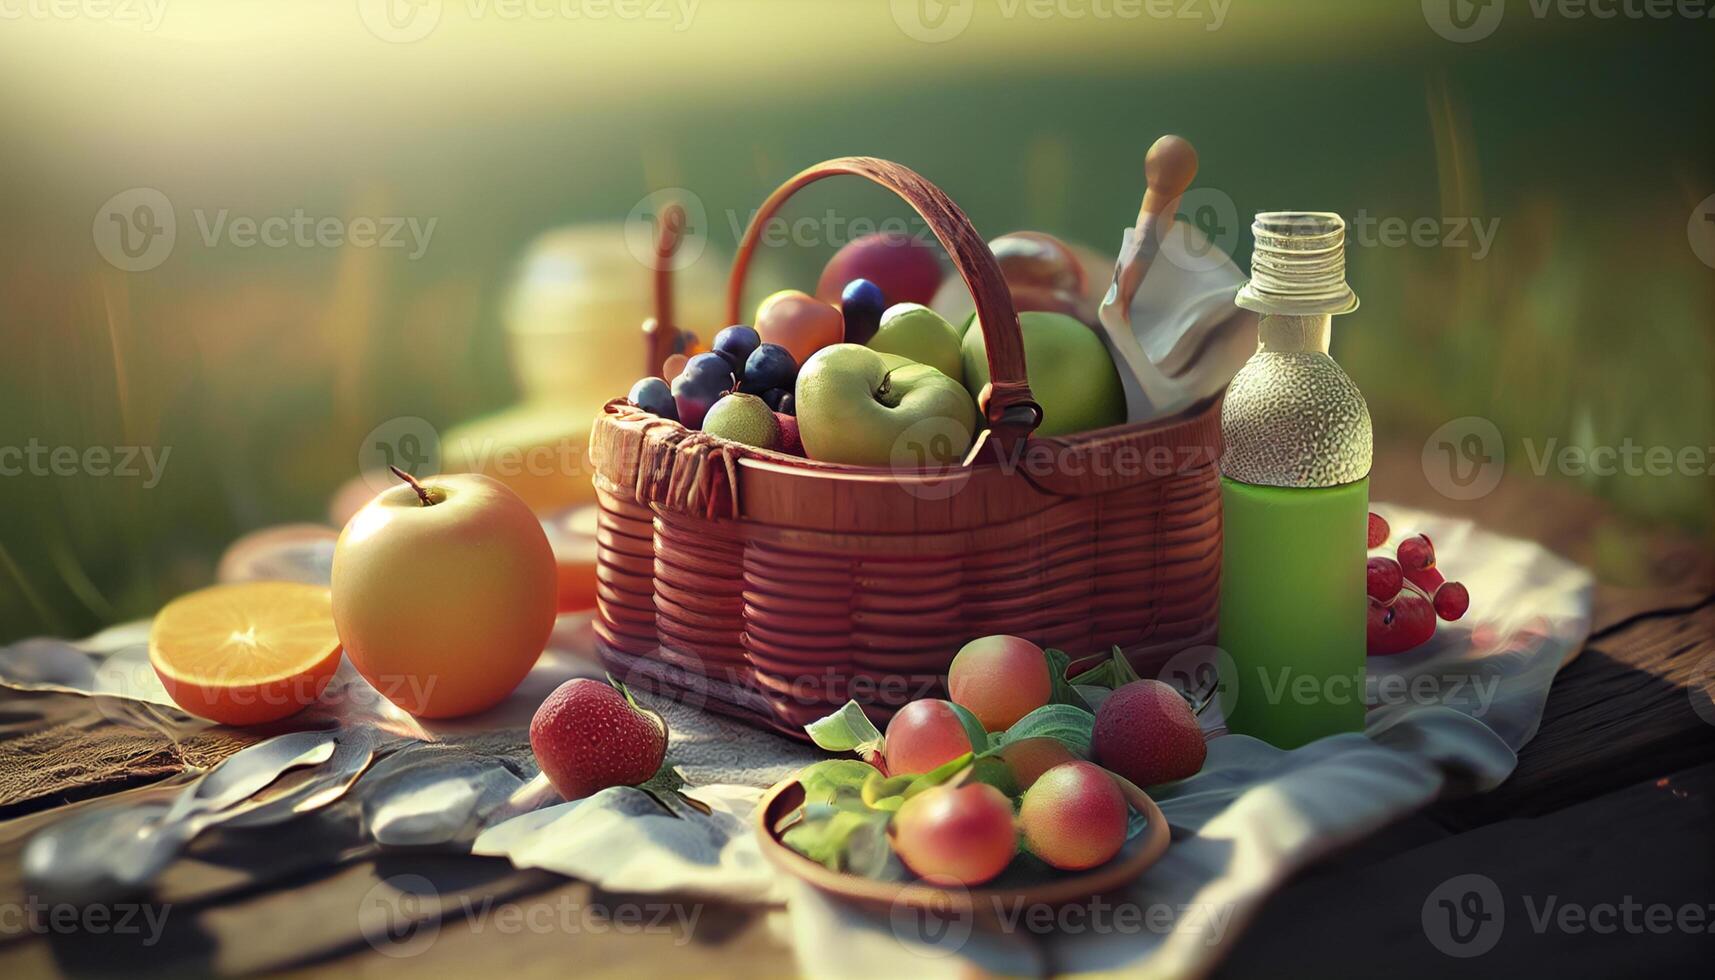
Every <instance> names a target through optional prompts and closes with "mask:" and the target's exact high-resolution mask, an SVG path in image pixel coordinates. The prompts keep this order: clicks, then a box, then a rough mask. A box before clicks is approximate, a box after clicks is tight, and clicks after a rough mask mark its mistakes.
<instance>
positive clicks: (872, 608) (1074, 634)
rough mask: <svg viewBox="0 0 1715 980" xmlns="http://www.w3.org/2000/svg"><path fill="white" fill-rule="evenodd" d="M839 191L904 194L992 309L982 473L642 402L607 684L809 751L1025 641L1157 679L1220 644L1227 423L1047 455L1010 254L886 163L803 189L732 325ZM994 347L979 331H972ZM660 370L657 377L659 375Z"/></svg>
mask: <svg viewBox="0 0 1715 980" xmlns="http://www.w3.org/2000/svg"><path fill="white" fill-rule="evenodd" d="M837 174H851V175H857V176H861V177H865V178H868V179H869V180H871V181H874V182H875V183H877V184H880V185H881V186H883V187H886V188H888V189H889V190H891V191H893V192H894V193H896V194H898V195H899V196H900V197H901V198H903V199H904V200H905V201H906V202H907V203H909V204H910V205H911V206H912V207H913V208H915V209H916V211H917V212H918V213H919V214H920V215H921V216H922V217H923V219H924V220H925V221H926V222H927V224H928V227H929V228H930V229H931V230H932V231H933V232H934V234H935V236H936V238H937V239H939V241H940V243H941V245H942V246H943V247H944V248H945V249H946V251H947V253H948V255H949V256H951V258H952V261H953V265H954V267H955V268H956V269H957V271H958V273H959V275H960V276H962V277H963V279H964V282H965V284H966V286H967V287H968V288H969V290H970V292H971V295H972V297H973V299H974V300H975V303H976V308H977V311H978V314H979V317H980V321H981V328H982V329H983V331H984V332H985V340H986V342H987V349H988V359H989V370H990V376H991V377H992V378H993V379H994V380H993V382H992V383H991V384H990V386H989V387H988V388H987V389H986V390H985V391H984V392H983V393H982V396H981V397H980V398H979V399H978V404H979V406H980V408H981V411H982V413H983V415H984V417H985V419H986V421H987V425H988V428H987V429H986V430H985V431H984V432H983V433H982V434H981V435H979V437H978V439H977V444H976V446H975V447H974V448H973V450H972V452H971V453H970V456H969V458H968V459H967V460H966V462H965V464H964V465H962V466H956V467H943V468H931V469H923V470H900V469H892V468H875V467H855V466H846V465H835V464H828V463H820V462H815V461H812V460H808V459H804V458H801V457H797V456H792V455H787V454H783V453H778V452H772V451H767V450H760V449H755V448H753V447H749V446H744V445H739V444H735V443H731V442H728V441H726V440H722V439H718V438H715V437H712V436H709V435H707V434H705V433H701V432H695V431H691V430H687V429H686V428H685V427H683V426H681V425H680V424H678V423H677V422H674V421H670V420H666V419H661V418H658V417H656V416H653V415H649V414H647V413H645V412H643V411H642V410H640V409H638V408H636V407H635V406H632V405H631V404H630V403H628V402H626V401H624V400H616V401H613V402H610V403H609V404H608V405H607V406H606V408H605V409H604V410H603V412H602V413H601V414H600V415H599V416H598V417H597V419H596V422H595V427H594V430H593V432H592V434H591V437H590V459H591V462H592V464H593V467H594V471H595V476H594V480H595V487H596V495H597V498H598V502H599V506H600V525H599V531H598V557H597V560H598V572H597V575H598V586H597V589H598V616H597V619H596V623H595V628H596V631H597V633H598V636H599V643H600V646H601V653H602V656H603V658H604V662H605V664H606V666H607V668H608V669H609V670H610V671H611V672H613V673H614V675H615V676H617V677H621V678H622V679H624V680H626V681H627V682H628V683H630V684H631V685H633V686H638V687H641V688H643V689H646V690H651V691H655V692H657V693H665V694H669V695H671V696H674V697H677V698H680V699H685V700H690V701H693V702H695V703H697V704H699V705H702V706H705V707H708V708H711V709H717V710H721V711H725V712H727V713H730V714H732V715H735V716H737V717H740V718H743V719H745V720H747V721H749V722H751V723H753V724H757V725H762V726H766V727H772V728H775V729H777V730H779V731H782V732H785V733H788V734H791V735H793V736H796V737H800V738H801V737H803V731H802V727H801V726H803V725H804V724H805V723H806V722H809V721H811V720H814V719H815V718H818V717H820V716H822V715H825V714H827V713H828V712H830V711H831V710H833V709H834V708H836V707H838V706H839V705H841V704H843V703H844V702H845V701H846V700H847V699H848V698H856V699H858V700H859V701H860V702H862V703H864V705H865V707H866V710H867V711H868V712H869V713H870V714H871V715H872V717H873V718H874V719H875V720H876V722H877V723H878V724H880V723H884V722H885V721H886V719H887V718H889V717H891V715H892V713H893V711H894V710H895V709H896V708H897V707H898V706H899V705H901V704H904V703H905V702H907V701H910V700H913V699H915V698H919V697H925V696H938V695H939V692H940V691H941V685H942V679H943V676H944V675H945V673H946V670H947V666H948V664H949V662H950V661H951V660H952V657H953V654H954V653H956V652H957V651H958V649H959V647H960V646H961V645H963V644H964V643H965V642H966V641H968V640H970V639H972V638H974V637H978V636H985V635H989V634H993V633H1011V634H1016V635H1019V636H1024V637H1028V638H1029V639H1031V640H1033V641H1035V642H1037V643H1039V644H1041V645H1043V646H1054V647H1058V648H1060V649H1063V650H1065V651H1067V652H1068V653H1070V654H1071V655H1072V656H1073V657H1074V658H1076V657H1079V656H1081V655H1089V654H1096V653H1101V652H1105V651H1107V650H1108V649H1109V648H1110V647H1111V646H1114V645H1118V646H1119V647H1121V648H1122V649H1123V650H1125V651H1126V653H1127V655H1128V656H1129V657H1130V658H1131V659H1132V661H1133V663H1134V664H1136V665H1137V666H1138V667H1139V669H1140V671H1145V670H1151V669H1154V668H1158V667H1159V664H1160V662H1161V661H1163V660H1165V659H1166V658H1167V657H1170V656H1171V655H1172V654H1174V653H1176V652H1178V651H1180V650H1182V649H1185V648H1186V647H1190V646H1195V645H1201V644H1206V643H1211V642H1213V640H1214V632H1215V618H1216V617H1215V614H1216V600H1217V592H1218V588H1219V574H1220V552H1221V511H1220V500H1219V473H1218V470H1217V468H1216V463H1217V460H1218V459H1219V455H1220V425H1219V422H1220V413H1219V406H1218V402H1216V401H1211V402H1206V403H1204V404H1201V405H1198V406H1194V407H1193V408H1192V409H1190V410H1189V411H1187V412H1185V413H1183V414H1181V415H1179V416H1177V417H1175V418H1174V419H1171V420H1167V421H1163V422H1152V423H1140V424H1130V425H1119V426H1114V427H1111V428H1106V429H1101V430H1098V431H1094V432H1085V433H1079V434H1077V435H1072V436H1065V437H1058V438H1042V437H1032V435H1031V432H1032V430H1033V429H1034V428H1035V427H1036V426H1037V424H1038V423H1039V422H1040V419H1041V411H1040V409H1039V408H1038V406H1037V405H1036V403H1035V402H1034V401H1033V400H1032V397H1031V393H1030V387H1029V384H1028V383H1027V380H1026V377H1025V363H1024V348H1023V337H1022V334H1021V333H1020V330H1019V326H1018V316H1017V314H1016V313H1015V312H1014V310H1013V305H1012V299H1011V296H1010V294H1009V292H1008V289H1007V286H1006V284H1005V282H1004V281H1003V279H1002V276H1001V272H1000V269H999V268H998V267H997V265H996V263H995V260H994V257H993V255H992V254H991V253H990V251H989V249H988V246H987V245H986V243H985V242H984V240H983V238H982V236H980V235H979V234H978V233H977V231H976V229H974V228H973V227H972V226H971V224H970V222H969V220H968V219H967V218H966V217H965V215H964V213H963V212H961V211H960V210H959V208H958V207H957V206H956V205H954V204H953V202H952V201H951V200H950V199H949V198H948V197H947V196H946V195H945V194H943V193H942V192H941V191H940V190H939V189H938V188H936V187H935V186H934V185H933V184H930V183H929V182H928V181H927V180H925V179H923V178H922V177H921V176H919V175H918V174H916V173H914V172H913V171H911V170H909V169H907V168H905V167H902V166H900V165H898V164H894V163H890V162H887V161H884V160H877V159H873V158H868V157H846V158H841V159H837V160H830V161H828V162H826V163H822V164H819V165H817V166H815V167H811V168H810V169H807V170H805V171H803V172H802V173H799V174H798V175H797V176H795V177H793V178H792V179H791V180H789V181H787V182H786V183H785V184H784V185H782V186H781V187H780V188H779V189H778V190H776V191H775V192H774V193H773V195H771V196H770V197H769V198H768V200H767V201H766V202H765V203H764V204H763V206H762V208H761V210H760V211H759V212H758V213H757V214H756V215H755V217H754V218H753V219H752V220H751V223H750V227H749V228H748V229H747V230H746V231H745V235H744V238H743V240H742V242H741V243H740V245H739V250H738V254H737V258H736V260H735V262H734V265H733V270H732V278H731V282H730V287H729V292H728V311H727V312H728V316H727V319H728V322H733V323H736V322H740V321H739V307H740V301H741V298H742V291H743V287H744V282H745V274H746V270H747V268H748V266H749V264H750V260H751V257H752V255H753V254H754V252H755V249H756V245H757V240H758V236H759V234H760V233H761V231H762V229H763V227H764V226H765V224H766V223H767V222H768V221H769V219H770V218H772V217H773V216H774V214H775V213H776V212H777V211H778V210H779V208H780V207H781V205H782V204H784V203H785V201H786V200H787V198H789V197H790V196H791V195H792V194H793V193H794V192H796V191H797V190H799V189H800V188H802V187H804V186H805V185H807V184H810V183H813V182H815V181H818V180H820V179H822V178H824V177H829V176H833V175H837ZM972 329H976V328H975V327H973V328H972ZM657 370H658V365H657Z"/></svg>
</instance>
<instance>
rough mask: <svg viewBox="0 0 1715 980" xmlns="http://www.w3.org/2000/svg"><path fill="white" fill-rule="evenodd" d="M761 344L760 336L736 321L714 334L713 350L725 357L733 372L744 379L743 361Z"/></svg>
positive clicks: (740, 378)
mask: <svg viewBox="0 0 1715 980" xmlns="http://www.w3.org/2000/svg"><path fill="white" fill-rule="evenodd" d="M761 344H762V336H761V335H760V334H758V333H757V332H756V331H755V330H753V329H751V328H750V327H747V326H745V325H744V324H742V323H736V324H734V325H732V326H730V327H727V328H726V329H725V330H722V331H721V332H720V333H717V334H715V342H714V344H713V345H712V346H713V348H714V352H715V353H716V354H720V355H721V356H723V357H725V358H726V359H727V362H728V363H729V364H731V365H732V369H733V373H735V374H737V375H738V376H739V380H741V381H742V380H744V362H745V361H746V360H748V359H749V358H750V355H751V354H752V353H753V352H754V351H755V350H756V348H757V347H759V346H761Z"/></svg>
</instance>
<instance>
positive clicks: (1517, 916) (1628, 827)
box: [1218, 764, 1715, 980]
mask: <svg viewBox="0 0 1715 980" xmlns="http://www.w3.org/2000/svg"><path fill="white" fill-rule="evenodd" d="M1712 821H1715V764H1705V765H1702V766H1700V767H1698V768H1696V769H1692V770H1688V771H1685V772H1682V773H1679V774H1677V775H1674V776H1671V777H1665V778H1661V779H1657V780H1651V781H1648V782H1644V783H1640V784H1636V785H1633V786H1630V787H1628V788H1626V789H1623V790H1620V791H1618V792H1615V793H1610V794H1608V795H1606V796H1602V797H1599V798H1597V799H1594V800H1590V801H1587V802H1584V803H1580V804H1576V805H1574V806H1571V807H1567V808H1565V809H1562V810H1559V811H1557V812H1555V813H1552V814H1549V815H1548V816H1544V817H1537V818H1527V819H1517V820H1505V821H1501V822H1498V823H1493V824H1489V825H1487V826H1484V827H1480V828H1478V829H1475V830H1472V831H1468V832H1466V833H1463V834H1459V835H1457V836H1454V837H1449V838H1447V839H1445V840H1441V841H1436V842H1433V843H1429V844H1426V845H1424V846H1421V847H1417V848H1414V849H1412V850H1410V851H1406V852H1405V853H1403V854H1399V855H1397V856H1395V857H1392V858H1388V859H1386V860H1382V861H1377V862H1374V863H1372V864H1370V865H1368V866H1363V867H1354V866H1346V867H1343V868H1341V869H1339V870H1338V871H1324V872H1322V873H1317V872H1311V873H1309V874H1306V875H1304V876H1303V877H1301V878H1299V879H1298V880H1297V881H1295V882H1293V883H1292V884H1290V885H1288V886H1287V887H1286V888H1285V889H1283V890H1281V891H1280V892H1279V893H1278V894H1276V895H1275V896H1274V898H1273V899H1272V900H1271V901H1270V902H1269V904H1268V906H1267V907H1266V908H1265V909H1264V910H1263V913H1262V915H1261V916H1260V917H1259V918H1258V920H1257V921H1256V922H1255V923H1254V925H1253V926H1252V928H1251V930H1250V931H1249V932H1248V933H1247V934H1246V935H1245V936H1244V937H1243V938H1241V939H1240V940H1239V943H1238V947H1237V948H1236V949H1235V950H1234V953H1233V955H1232V957H1231V958H1230V959H1229V960H1228V961H1227V962H1226V963H1225V964H1224V965H1223V966H1222V968H1221V969H1220V971H1219V972H1218V975H1219V976H1221V977H1224V978H1242V977H1253V976H1254V977H1279V976H1294V975H1314V976H1318V977H1329V978H1339V977H1374V976H1383V975H1385V976H1388V977H1406V978H1411V977H1445V976H1452V975H1457V976H1460V977H1466V978H1482V977H1503V978H1508V980H1511V978H1515V977H1519V976H1579V977H1621V976H1634V977H1635V976H1651V975H1656V976H1671V975H1681V974H1683V975H1702V974H1704V973H1706V972H1707V970H1708V964H1709V962H1710V957H1711V956H1715V931H1711V930H1715V904H1712V903H1715V838H1712V837H1711V835H1710V833H1709V827H1710V826H1711V823H1712ZM1463 875H1481V876H1483V877H1484V878H1486V879H1487V880H1488V882H1490V883H1492V887H1493V891H1492V892H1489V893H1487V894H1485V895H1483V897H1482V899H1481V903H1480V904H1479V902H1478V901H1477V900H1469V899H1466V898H1465V895H1466V888H1465V887H1464V886H1465V885H1467V884H1476V885H1482V882H1478V881H1476V880H1475V879H1470V880H1467V881H1458V882H1453V883H1452V884H1449V882H1450V881H1452V880H1453V879H1456V878H1458V877H1460V876H1463ZM1484 887H1485V888H1486V887H1488V886H1484ZM1442 899H1446V900H1447V901H1448V902H1450V903H1451V906H1450V907H1449V906H1446V905H1443V904H1441V900H1442ZM1450 908H1451V911H1450V910H1449V909H1450ZM1568 909H1570V910H1571V911H1567V910H1568ZM1650 909H1662V910H1664V911H1661V912H1654V911H1649V910H1650ZM1471 912H1475V913H1478V916H1472V915H1470V914H1468V913H1471ZM1454 913H1457V917H1454V916H1453V914H1454ZM1481 915H1490V916H1496V917H1497V918H1495V919H1494V920H1493V921H1494V922H1495V923H1496V926H1494V927H1491V928H1495V930H1496V931H1495V938H1494V942H1493V943H1492V945H1491V946H1490V948H1488V949H1487V950H1486V951H1484V950H1482V949H1481V946H1480V944H1482V943H1483V942H1484V940H1485V939H1486V937H1487V934H1486V933H1481V932H1476V931H1475V928H1476V926H1477V925H1478V922H1477V918H1478V917H1480V916H1481ZM1610 917H1612V918H1611V919H1610ZM1664 917H1666V919H1667V920H1670V921H1667V924H1665V925H1664V924H1663V922H1664ZM1610 925H1612V926H1613V929H1612V930H1611V931H1608V928H1607V927H1608V926H1610ZM1449 926H1452V927H1453V928H1454V929H1463V930H1466V937H1467V938H1468V939H1469V940H1470V941H1469V942H1468V943H1460V942H1459V936H1458V935H1456V934H1454V933H1453V932H1452V931H1450V929H1449ZM1458 954H1466V955H1462V956H1461V955H1458ZM1690 969H1695V971H1696V972H1695V973H1694V974H1693V973H1687V972H1686V971H1687V970H1690Z"/></svg>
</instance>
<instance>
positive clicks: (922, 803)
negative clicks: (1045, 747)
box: [893, 702, 1018, 886]
mask: <svg viewBox="0 0 1715 980" xmlns="http://www.w3.org/2000/svg"><path fill="white" fill-rule="evenodd" d="M917 703H919V704H921V703H922V702H917ZM893 849H894V850H895V851H896V852H898V854H899V859H900V860H901V861H904V862H905V866H906V867H908V868H910V869H911V870H912V871H914V872H916V873H917V874H918V875H920V876H922V877H924V878H930V879H939V880H942V881H952V882H957V883H958V884H961V885H966V886H970V885H980V884H982V883H983V882H985V881H988V880H989V879H991V878H993V877H994V876H996V875H998V874H1000V873H1001V872H1002V871H1004V870H1006V866H1007V865H1008V864H1010V863H1012V858H1013V855H1015V854H1016V853H1018V830H1017V828H1016V827H1014V826H1013V822H1012V804H1011V803H1010V802H1009V801H1008V800H1007V798H1006V795H1005V794H1004V793H1002V792H1001V791H1000V790H998V789H995V788H994V787H993V786H990V785H988V784H987V783H974V782H973V783H965V784H963V785H961V786H937V787H935V788H934V789H929V790H924V791H923V792H922V793H919V794H918V795H916V796H914V797H912V798H911V799H909V800H906V801H905V805H904V806H902V807H900V808H899V813H898V814H897V815H896V816H895V817H894V821H893Z"/></svg>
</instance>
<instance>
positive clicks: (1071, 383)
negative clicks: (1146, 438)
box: [961, 312, 1126, 436]
mask: <svg viewBox="0 0 1715 980" xmlns="http://www.w3.org/2000/svg"><path fill="white" fill-rule="evenodd" d="M1018 325H1019V327H1020V328H1021V329H1022V330H1023V331H1024V364H1025V369H1026V370H1027V371H1028V372H1029V375H1030V391H1031V393H1032V394H1034V395H1035V396H1036V403H1037V404H1038V405H1041V406H1042V424H1041V425H1040V426H1038V427H1037V429H1036V431H1037V433H1038V434H1039V435H1045V436H1059V435H1067V434H1069V433H1073V432H1087V431H1089V430H1090V429H1100V428H1102V427H1104V426H1109V425H1118V424H1120V423H1121V422H1124V421H1125V418H1126V415H1125V389H1124V388H1122V387H1121V386H1120V376H1119V372H1118V371H1116V370H1114V359H1113V357H1112V356H1111V355H1109V354H1108V348H1107V345H1106V344H1103V343H1102V338H1100V337H1098V336H1096V332H1095V331H1094V330H1091V329H1090V328H1089V327H1087V326H1085V325H1084V324H1083V323H1082V322H1080V321H1078V320H1075V319H1073V318H1072V317H1069V316H1067V315H1066V314H1064V313H1044V312H1030V313H1020V314H1019V315H1018ZM961 353H962V354H963V355H964V360H965V384H966V385H967V386H968V387H969V388H970V389H971V391H973V392H981V391H982V390H983V386H984V385H986V384H988V381H989V362H988V346H987V345H986V344H985V343H984V340H983V331H982V328H981V326H980V325H977V326H973V327H971V329H970V330H969V331H967V332H966V333H965V341H964V344H963V345H962V347H961Z"/></svg>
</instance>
